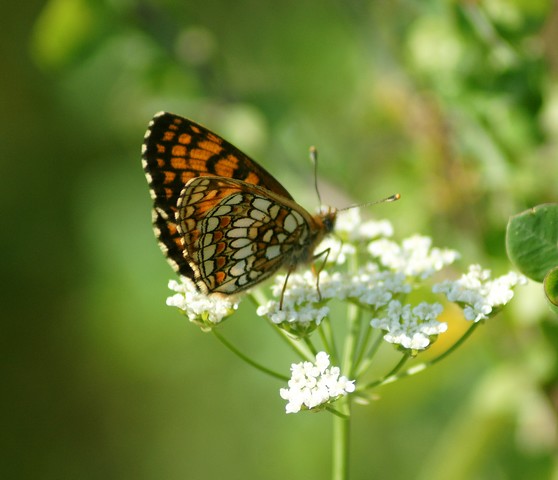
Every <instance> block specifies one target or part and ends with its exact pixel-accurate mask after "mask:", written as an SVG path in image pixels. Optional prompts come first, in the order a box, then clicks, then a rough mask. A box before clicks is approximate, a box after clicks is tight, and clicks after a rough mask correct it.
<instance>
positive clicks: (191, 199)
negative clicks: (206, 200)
mask: <svg viewBox="0 0 558 480" xmlns="http://www.w3.org/2000/svg"><path fill="white" fill-rule="evenodd" d="M203 197H204V194H203V193H195V192H190V193H189V194H188V195H185V196H184V201H185V203H186V205H192V204H193V203H198V202H199V201H200V200H201V199H202V198H203Z"/></svg>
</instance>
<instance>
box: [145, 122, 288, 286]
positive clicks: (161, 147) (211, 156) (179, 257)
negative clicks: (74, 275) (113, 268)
mask: <svg viewBox="0 0 558 480" xmlns="http://www.w3.org/2000/svg"><path fill="white" fill-rule="evenodd" d="M142 163H143V168H144V171H145V174H146V177H147V181H148V183H149V187H150V191H151V197H152V198H153V202H154V205H153V226H154V229H155V234H156V236H157V238H158V240H159V244H160V246H161V249H162V250H163V252H164V253H165V255H166V256H167V259H168V260H169V263H170V264H171V265H172V267H173V268H174V269H175V270H176V271H177V272H179V273H180V274H181V275H184V276H186V277H189V278H192V277H193V270H192V268H191V266H190V264H189V263H188V261H187V259H186V258H185V257H184V255H183V254H182V253H183V247H182V241H181V238H180V235H179V234H178V232H177V229H176V223H175V213H176V204H177V201H178V197H179V195H180V192H181V191H182V189H183V188H184V185H186V183H188V181H189V180H191V179H193V178H196V177H200V176H207V175H215V176H220V177H226V178H236V179H238V180H242V181H244V182H246V183H250V184H254V185H260V186H262V187H264V188H266V189H268V190H270V191H272V192H275V193H277V194H279V195H281V196H283V197H286V198H289V199H292V197H291V196H290V194H289V192H287V190H285V188H283V186H282V185H281V184H280V183H279V182H278V181H277V180H276V179H275V178H274V177H273V176H272V175H271V174H270V173H268V172H267V171H266V170H265V169H264V168H263V167H261V166H260V165H258V164H257V163H256V162H254V161H253V160H252V159H251V158H250V157H248V156H247V155H245V154H244V153H242V152H241V151H240V150H239V149H238V148H236V147H235V146H233V145H231V144H230V143H229V142H227V141H226V140H224V139H222V138H221V137H219V136H218V135H216V134H215V133H213V132H211V131H209V130H208V129H206V128H205V127H202V126H201V125H198V124H197V123H195V122H192V121H191V120H188V119H186V118H183V117H180V116H178V115H174V114H172V113H167V112H160V113H158V114H156V115H155V116H154V117H153V120H152V121H151V123H150V124H149V127H148V130H147V132H146V134H145V139H144V143H143V147H142Z"/></svg>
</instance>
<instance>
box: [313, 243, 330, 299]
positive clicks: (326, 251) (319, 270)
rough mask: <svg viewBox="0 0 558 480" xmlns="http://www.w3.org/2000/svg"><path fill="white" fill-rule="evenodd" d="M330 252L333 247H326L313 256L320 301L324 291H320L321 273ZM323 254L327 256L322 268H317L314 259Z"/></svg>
mask: <svg viewBox="0 0 558 480" xmlns="http://www.w3.org/2000/svg"><path fill="white" fill-rule="evenodd" d="M330 252H331V248H326V249H325V250H323V251H321V252H320V253H318V254H316V255H314V257H313V258H312V273H313V274H314V275H315V276H316V290H317V291H318V298H319V299H320V302H321V301H322V292H321V291H320V273H321V272H322V270H323V269H324V267H325V265H326V263H327V259H328V257H329V254H330ZM323 256H325V258H324V261H323V262H322V264H321V265H320V268H319V269H316V265H315V264H314V263H313V261H314V260H317V259H318V258H320V257H323Z"/></svg>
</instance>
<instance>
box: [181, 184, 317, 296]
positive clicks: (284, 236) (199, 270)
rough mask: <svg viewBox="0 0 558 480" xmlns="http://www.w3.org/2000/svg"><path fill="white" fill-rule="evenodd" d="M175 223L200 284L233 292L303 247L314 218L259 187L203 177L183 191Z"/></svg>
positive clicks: (203, 287) (265, 274)
mask: <svg viewBox="0 0 558 480" xmlns="http://www.w3.org/2000/svg"><path fill="white" fill-rule="evenodd" d="M177 224H178V231H179V233H180V235H182V238H183V243H184V249H185V255H186V256H187V258H188V259H189V261H190V264H191V266H192V269H193V270H194V278H193V279H194V282H195V283H196V284H197V285H198V288H200V290H201V291H203V292H205V293H214V292H219V293H224V294H230V293H235V292H239V291H242V290H245V289H247V288H249V287H251V286H252V285H254V284H256V283H259V282H261V281H262V280H264V279H265V278H267V277H269V276H270V275H272V274H273V273H275V271H277V269H279V268H280V267H281V266H282V265H284V264H285V262H288V261H289V259H292V258H293V255H292V252H300V251H301V249H304V246H305V245H307V244H308V241H309V236H310V233H311V232H310V227H311V225H313V220H312V217H311V216H310V215H309V214H308V213H307V212H306V211H305V210H304V209H302V208H301V207H300V206H299V205H297V204H296V203H294V202H293V201H291V200H289V199H288V198H282V197H280V196H278V195H275V194H272V193H271V192H269V191H267V190H265V189H262V188H260V187H257V186H254V185H251V184H247V183H245V182H242V181H239V180H236V179H227V178H222V177H203V178H197V179H195V180H191V181H190V182H189V183H188V184H187V185H186V187H185V188H184V190H183V191H182V194H181V196H180V199H179V201H178V214H177Z"/></svg>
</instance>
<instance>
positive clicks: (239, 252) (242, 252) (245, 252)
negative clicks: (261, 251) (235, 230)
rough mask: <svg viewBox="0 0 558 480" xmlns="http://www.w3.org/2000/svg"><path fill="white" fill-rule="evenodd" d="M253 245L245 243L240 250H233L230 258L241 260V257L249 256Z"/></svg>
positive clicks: (252, 251)
mask: <svg viewBox="0 0 558 480" xmlns="http://www.w3.org/2000/svg"><path fill="white" fill-rule="evenodd" d="M254 247H255V245H254V244H253V243H252V244H250V245H246V246H245V247H244V248H241V249H240V250H237V251H236V252H234V253H233V254H232V258H234V259H235V260H241V259H243V258H246V257H249V256H250V255H252V254H253V253H254Z"/></svg>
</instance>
